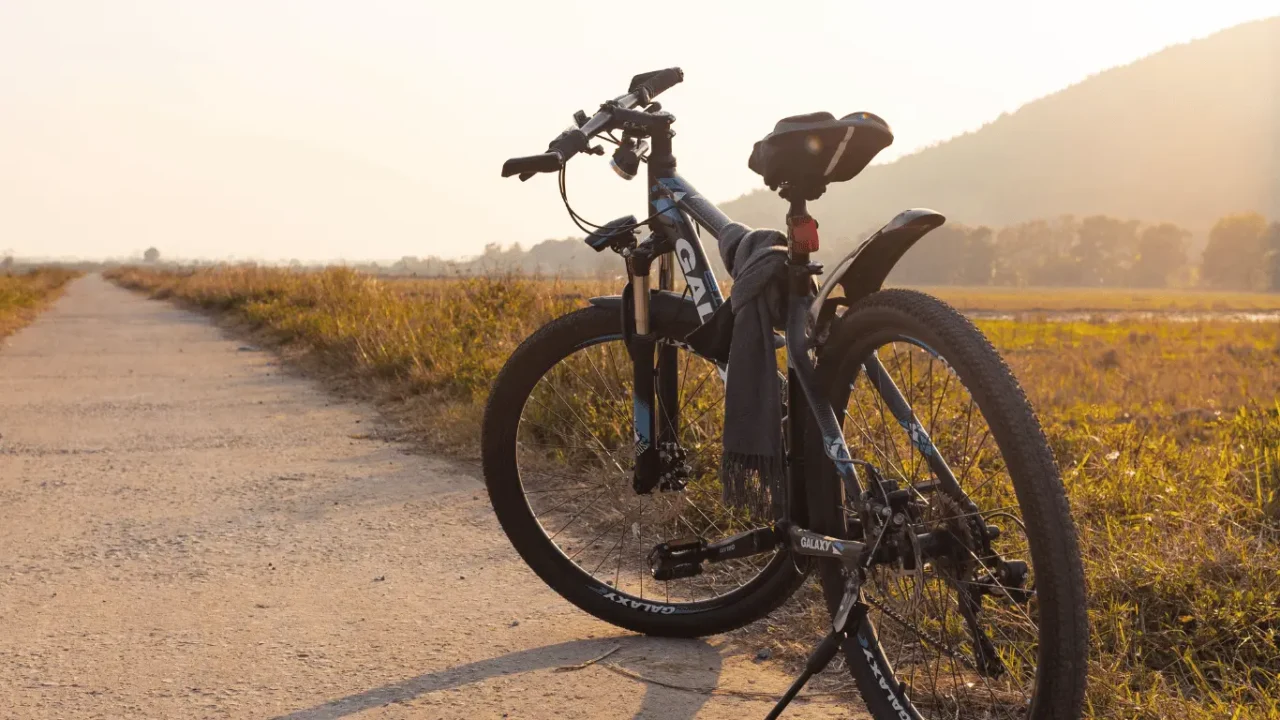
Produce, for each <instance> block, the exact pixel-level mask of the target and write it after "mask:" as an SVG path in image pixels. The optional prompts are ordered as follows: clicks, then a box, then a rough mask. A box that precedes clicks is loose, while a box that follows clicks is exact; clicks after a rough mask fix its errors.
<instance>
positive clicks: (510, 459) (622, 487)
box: [482, 307, 803, 637]
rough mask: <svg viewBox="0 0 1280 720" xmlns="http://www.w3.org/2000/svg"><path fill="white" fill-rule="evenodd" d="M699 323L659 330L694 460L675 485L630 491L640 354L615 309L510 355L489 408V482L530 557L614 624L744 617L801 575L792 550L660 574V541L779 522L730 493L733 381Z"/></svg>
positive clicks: (679, 625)
mask: <svg viewBox="0 0 1280 720" xmlns="http://www.w3.org/2000/svg"><path fill="white" fill-rule="evenodd" d="M693 327H694V326H693V325H692V324H689V323H676V324H674V325H670V326H667V327H657V328H655V332H656V333H657V334H658V336H659V342H660V343H664V344H668V345H672V344H674V345H677V354H676V358H677V360H676V368H677V370H678V373H679V378H678V389H679V392H678V403H677V407H678V408H679V412H678V413H677V414H676V416H675V417H674V418H667V419H664V420H662V422H672V421H674V422H676V423H677V426H678V428H679V431H678V441H679V450H680V451H681V452H683V453H685V454H686V456H687V462H688V464H689V466H690V468H691V471H690V472H689V476H688V482H687V485H686V486H685V488H684V489H683V490H680V491H676V492H657V491H655V492H654V493H652V494H647V495H638V494H637V493H636V492H635V490H634V489H633V488H632V472H631V470H632V462H633V441H632V392H631V385H632V379H633V376H632V363H631V358H630V356H629V355H628V353H627V349H626V347H625V344H624V343H623V341H622V333H621V331H620V318H619V314H618V312H617V311H616V310H608V309H605V308H600V307H590V308H584V309H582V310H578V311H576V312H573V313H570V314H569V315H566V316H564V317H561V318H559V319H556V320H554V321H552V322H551V323H549V324H548V325H546V326H545V327H543V328H542V329H540V330H538V332H536V333H535V334H534V335H532V336H530V337H529V338H528V339H527V340H526V341H525V342H524V343H523V344H522V345H521V346H520V347H519V348H518V349H517V350H516V351H515V353H513V354H512V356H511V359H510V360H508V362H507V364H506V366H505V367H504V368H503V370H502V372H501V374H500V375H499V376H498V379H497V381H496V382H495V383H494V387H493V392H492V394H491V395H490V398H489V403H488V405H487V407H486V409H485V421H484V436H483V438H482V445H483V459H484V475H485V483H486V485H487V486H488V489H489V497H490V500H491V501H492V503H493V507H494V511H495V512H496V514H497V516H498V521H499V522H500V523H501V524H502V528H503V530H504V531H505V532H506V534H507V536H508V537H509V538H510V539H511V542H512V544H513V545H514V546H515V548H516V550H517V551H518V552H519V553H520V555H521V557H523V558H524V560H525V561H526V562H527V563H528V564H529V566H530V567H531V568H533V570H534V572H536V573H537V574H538V575H539V577H541V578H542V579H543V580H544V581H545V582H546V583H547V584H548V585H550V586H551V587H552V589H554V590H555V591H556V592H558V593H560V595H562V596H564V597H565V598H566V599H567V600H569V601H570V602H572V603H574V604H575V605H577V606H578V607H580V608H582V609H583V610H586V611H587V612H589V613H591V614H592V615H595V616H596V617H599V618H600V619H602V620H605V621H606V622H610V623H613V624H614V625H618V626H620V627H624V628H628V629H630V630H634V631H636V632H642V633H647V634H653V635H667V636H681V637H693V636H703V635H711V634H715V633H720V632H725V631H727V630H731V629H734V628H737V627H741V626H743V625H745V624H747V623H749V622H751V621H753V620H756V619H758V618H760V617H762V616H764V615H765V614H767V613H769V612H770V611H772V610H773V609H774V608H776V607H777V606H778V605H780V604H781V603H782V602H784V601H785V600H786V599H787V598H788V597H789V596H790V595H791V593H792V592H794V590H795V588H796V587H798V585H799V582H800V581H801V580H802V579H803V573H802V572H801V570H800V569H798V567H797V564H796V562H794V561H793V560H792V558H791V555H790V553H789V552H787V551H785V550H782V551H774V552H769V553H763V554H760V555H754V556H750V557H746V558H740V559H736V560H729V561H725V562H719V563H714V564H708V567H707V568H706V570H705V572H703V573H702V574H700V575H697V576H695V577H688V578H679V579H675V580H667V581H657V580H655V579H654V578H653V577H652V575H651V574H650V569H649V554H650V552H651V551H652V549H653V547H654V546H655V545H656V544H658V543H661V542H668V541H673V540H679V539H685V538H690V537H695V538H703V539H705V540H708V541H714V540H719V539H723V538H726V537H729V536H731V535H734V534H736V533H738V532H742V531H746V530H751V529H754V528H758V527H764V526H768V525H769V524H770V521H771V518H760V517H756V516H753V515H752V514H751V513H748V512H745V511H743V510H742V509H741V508H737V507H731V506H728V505H726V504H725V503H724V502H723V501H722V499H721V486H720V480H719V462H720V452H721V442H720V429H721V425H722V416H723V406H722V403H723V399H724V386H723V383H722V382H721V380H720V377H719V373H718V371H717V368H716V366H715V364H714V363H712V362H710V361H708V360H705V359H703V358H701V357H699V356H697V355H696V354H694V353H692V352H690V351H688V350H687V348H685V347H684V346H683V345H682V344H680V338H683V337H684V336H685V335H686V334H688V332H689V331H691V330H692V329H693Z"/></svg>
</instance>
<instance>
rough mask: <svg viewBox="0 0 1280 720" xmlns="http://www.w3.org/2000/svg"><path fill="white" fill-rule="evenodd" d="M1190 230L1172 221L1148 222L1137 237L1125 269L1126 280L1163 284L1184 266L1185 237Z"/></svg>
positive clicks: (1131, 283) (1185, 261) (1185, 255)
mask: <svg viewBox="0 0 1280 720" xmlns="http://www.w3.org/2000/svg"><path fill="white" fill-rule="evenodd" d="M1190 237H1191V233H1190V232H1188V231H1186V230H1183V229H1182V228H1180V227H1178V226H1177V225H1174V224H1172V223H1161V224H1159V225H1152V226H1150V227H1147V228H1145V229H1144V230H1143V231H1142V235H1141V237H1139V238H1138V248H1137V250H1138V253H1137V257H1136V258H1135V259H1134V262H1133V267H1132V268H1131V269H1130V271H1129V284H1130V285H1134V286H1136V287H1165V286H1166V285H1168V284H1169V281H1170V279H1171V278H1172V277H1173V276H1174V275H1176V274H1177V273H1179V272H1181V271H1182V270H1184V269H1185V268H1186V266H1187V240H1188V239H1189V238H1190Z"/></svg>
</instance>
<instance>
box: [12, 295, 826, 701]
mask: <svg viewBox="0 0 1280 720" xmlns="http://www.w3.org/2000/svg"><path fill="white" fill-rule="evenodd" d="M375 423H376V418H375V415H374V413H373V411H372V410H371V409H370V408H368V407H366V406H363V405H359V404H352V403H343V402H339V401H336V400H334V399H333V398H332V397H330V396H328V395H326V394H325V393H324V392H323V391H321V390H320V389H318V388H317V387H315V386H314V385H313V384H312V383H311V382H309V381H307V380H304V379H301V378H299V377H297V376H296V375H292V374H290V373H288V372H285V371H284V370H283V369H282V368H281V367H280V366H279V363H278V361H277V359H276V358H275V356H273V355H272V354H271V353H268V352H261V351H258V350H256V349H254V348H252V347H251V346H246V345H245V344H244V343H243V341H237V340H235V339H232V338H230V337H228V336H227V335H225V334H224V333H223V332H222V331H220V330H218V329H217V328H215V327H214V326H213V325H212V324H211V323H210V321H209V320H207V319H205V318H204V317H202V316H199V315H196V314H192V313H189V312H185V311H182V310H179V309H177V308H175V307H173V306H171V305H169V304H167V303H164V302H157V301H149V300H145V299H142V298H141V297H139V296H136V295H133V294H130V293H128V292H126V291H124V290H120V289H118V288H115V287H113V286H111V285H109V284H107V283H106V282H105V281H103V280H101V279H99V278H98V277H96V276H95V277H87V278H84V279H82V280H79V281H77V282H76V283H75V284H74V285H72V286H71V288H70V289H69V290H68V292H67V294H66V296H65V297H63V298H62V300H60V301H59V302H58V303H57V304H56V305H55V306H54V308H52V309H51V310H49V311H48V312H46V313H45V314H44V315H43V316H42V317H41V318H40V319H38V320H37V321H36V323H35V324H33V325H32V326H30V327H29V328H27V329H26V330H24V331H22V332H20V333H18V334H17V335H15V336H13V337H11V338H9V339H8V341H7V342H5V343H4V346H3V347H0V717H3V718H64V717H65V718H88V717H102V718H124V717H147V718H193V717H195V718H203V717H213V718H221V717H236V718H263V717H288V718H297V719H299V720H301V719H304V718H305V719H308V720H319V719H320V718H346V717H359V718H366V717H378V718H383V717H388V718H391V717H394V718H401V717H404V718H409V717H412V718H468V719H478V718H490V717H495V718H497V717H511V718H615V717H617V718H627V717H636V718H641V717H643V718H674V719H677V720H679V719H681V718H694V717H697V718H733V719H734V720H742V719H745V718H753V717H763V716H764V714H765V712H766V711H767V708H768V704H767V703H765V702H764V701H761V700H756V699H751V698H748V697H742V696H739V695H728V696H725V695H709V694H708V693H706V692H699V691H688V690H677V689H671V688H667V687H664V686H662V685H658V684H655V683H649V682H645V681H642V680H638V679H635V678H634V677H628V676H626V675H625V674H624V673H631V674H632V675H639V676H643V677H645V678H650V679H652V680H658V681H661V682H664V683H670V684H674V685H679V686H685V687H711V686H715V687H718V688H720V689H721V690H722V691H724V690H727V691H730V692H739V691H745V692H747V693H751V692H769V693H777V692H780V691H781V689H782V688H783V687H785V685H786V682H787V678H786V677H784V676H783V675H782V674H781V673H780V672H778V671H777V670H776V669H775V668H772V667H770V666H768V665H767V664H766V665H757V664H756V663H755V662H754V659H753V655H754V653H753V650H754V649H753V648H749V647H734V646H733V645H732V644H730V643H727V642H725V641H723V640H715V639H713V640H711V641H710V642H701V641H684V642H675V641H661V640H653V639H647V638H642V637H637V636H633V635H630V634H628V633H625V632H622V631H619V630H617V629H616V628H613V627H611V626H608V625H605V624H603V623H600V622H597V621H595V620H594V619H592V618H590V617H588V616H586V615H585V614H583V613H581V612H579V611H577V610H576V609H575V608H573V607H571V606H570V605H569V604H568V603H566V602H564V601H563V600H561V599H560V598H559V597H558V596H556V595H555V594H554V593H552V592H551V591H550V590H548V589H546V587H545V586H543V584H542V583H541V582H540V581H539V580H538V579H537V578H536V577H535V576H534V575H533V574H532V573H531V572H530V571H529V570H528V569H526V568H525V566H524V565H523V564H521V563H520V562H519V560H518V558H517V557H516V555H515V552H514V551H513V550H512V549H511V547H510V545H509V544H508V542H507V540H506V538H505V536H503V535H502V534H501V532H500V531H499V529H498V526H497V523H496V521H495V520H494V518H493V513H492V511H491V510H490V508H489V505H488V502H487V500H486V497H485V494H484V490H483V487H482V485H481V483H480V481H479V480H478V479H477V477H476V475H475V471H474V470H472V469H470V468H467V467H462V466H458V465H455V464H451V463H449V462H445V461H442V460H438V459H433V458H429V457H424V456H422V455H420V454H410V453H409V450H410V448H408V447H406V446H403V445H399V444H395V443H392V442H387V441H384V440H380V439H378V438H377V437H376V432H375V427H374V426H375ZM615 647H616V648H618V649H617V650H616V651H615V652H614V653H613V654H611V655H609V656H608V657H607V658H605V659H604V660H602V661H600V662H597V663H594V664H590V665H586V666H585V667H581V668H578V669H575V667H574V666H576V665H579V664H582V663H586V662H587V661H590V660H592V659H593V658H597V657H599V656H601V655H603V654H605V653H606V652H608V651H610V650H611V649H613V648H615ZM845 702H847V701H845ZM849 715H850V711H849V710H848V709H847V707H845V706H843V705H841V704H837V701H835V700H831V699H815V700H813V701H811V702H807V703H804V704H797V705H796V706H794V709H793V710H792V711H790V712H788V714H787V717H794V718H828V717H848V716H849Z"/></svg>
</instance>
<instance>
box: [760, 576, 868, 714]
mask: <svg viewBox="0 0 1280 720" xmlns="http://www.w3.org/2000/svg"><path fill="white" fill-rule="evenodd" d="M861 585H862V583H861V582H860V581H859V580H858V573H857V572H856V571H851V572H850V576H849V582H848V583H846V584H845V588H844V599H842V600H841V601H840V609H839V610H838V611H836V616H835V618H834V619H832V621H831V632H830V633H827V636H826V637H825V638H823V639H822V642H821V643H819V644H818V647H816V648H814V650H813V653H811V654H810V655H809V659H808V660H806V661H805V664H804V671H803V672H801V673H800V677H797V678H796V679H795V682H793V683H791V687H789V688H787V691H786V692H785V693H783V695H782V699H781V700H779V701H778V704H777V705H774V706H773V710H770V711H769V714H768V715H766V716H765V720H777V718H778V716H779V715H781V714H782V711H783V710H786V709H787V706H788V705H790V704H791V701H792V700H794V699H795V698H796V695H797V694H799V692H800V690H801V688H803V687H804V686H805V684H806V683H808V682H809V679H810V678H812V677H813V676H814V675H817V674H818V673H820V672H822V671H823V669H824V668H826V667H827V665H828V664H830V663H831V658H834V657H835V656H836V653H837V652H839V651H840V646H841V645H842V644H843V643H844V641H845V640H847V639H848V638H849V631H850V630H851V629H856V628H857V627H858V626H859V625H861V624H862V621H863V620H864V619H865V618H866V616H867V606H866V603H863V602H862V601H861V600H859V599H858V590H859V589H860V587H861Z"/></svg>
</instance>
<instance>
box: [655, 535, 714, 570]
mask: <svg viewBox="0 0 1280 720" xmlns="http://www.w3.org/2000/svg"><path fill="white" fill-rule="evenodd" d="M706 549H707V542H706V541H705V540H703V539H701V538H682V539H680V540H672V541H669V542H664V543H658V544H657V545H654V546H653V549H652V550H650V551H649V570H650V572H651V573H653V577H654V579H655V580H675V579H677V578H686V577H693V576H694V575H701V574H702V559H703V556H704V554H705V553H706Z"/></svg>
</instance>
